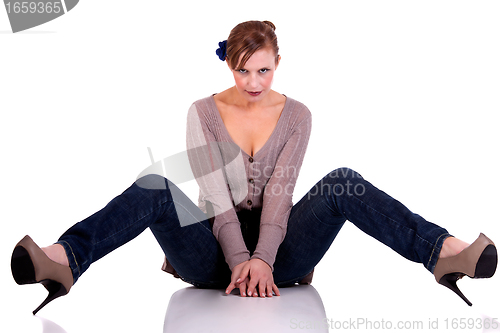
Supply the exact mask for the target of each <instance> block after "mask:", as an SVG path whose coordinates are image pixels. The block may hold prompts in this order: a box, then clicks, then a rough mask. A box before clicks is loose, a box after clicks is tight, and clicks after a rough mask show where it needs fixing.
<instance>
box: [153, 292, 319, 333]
mask: <svg viewBox="0 0 500 333" xmlns="http://www.w3.org/2000/svg"><path fill="white" fill-rule="evenodd" d="M280 294H281V296H273V297H266V298H260V297H241V296H240V295H239V293H238V290H237V289H236V290H233V292H232V293H231V294H230V295H225V294H224V290H222V289H220V290H219V289H198V288H195V287H188V288H184V289H181V290H178V291H177V292H175V293H174V294H173V295H172V297H171V299H170V302H169V305H168V308H167V313H166V315H165V323H164V329H163V332H164V333H177V332H183V333H194V332H209V331H210V332H218V333H225V332H231V333H234V332H238V333H246V332H252V333H254V332H259V333H267V332H273V333H280V332H296V331H302V330H304V331H307V332H328V328H327V325H326V324H325V318H326V314H325V309H324V307H323V302H322V301H321V297H320V296H319V294H318V292H317V291H316V289H314V287H313V286H311V285H296V286H293V287H289V288H280Z"/></svg>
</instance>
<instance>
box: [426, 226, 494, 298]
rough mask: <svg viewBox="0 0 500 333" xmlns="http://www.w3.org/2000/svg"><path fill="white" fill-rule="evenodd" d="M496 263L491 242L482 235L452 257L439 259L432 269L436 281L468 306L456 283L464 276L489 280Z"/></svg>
mask: <svg viewBox="0 0 500 333" xmlns="http://www.w3.org/2000/svg"><path fill="white" fill-rule="evenodd" d="M497 263H498V255H497V249H496V247H495V244H494V243H493V241H491V240H490V239H489V238H488V237H486V236H485V235H484V234H482V233H481V234H480V235H479V237H478V238H477V239H476V240H475V241H474V243H472V244H471V245H470V246H469V247H467V248H465V249H464V250H463V251H462V252H460V253H459V254H457V255H456V256H453V257H448V258H440V259H438V261H437V263H436V267H435V269H434V277H435V278H436V281H437V282H438V283H439V284H441V285H443V286H445V287H447V288H449V289H451V290H453V291H454V292H455V293H456V294H457V295H458V296H460V297H461V298H462V299H463V300H464V301H465V302H466V303H467V304H468V305H469V306H472V303H471V302H470V301H469V300H468V299H467V298H466V297H465V296H464V294H463V293H462V292H461V291H460V289H459V288H458V286H457V281H458V280H459V279H461V278H462V277H464V276H465V275H467V276H469V277H470V278H473V279H481V278H490V277H492V276H493V274H495V271H496V268H497Z"/></svg>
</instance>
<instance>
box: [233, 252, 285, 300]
mask: <svg viewBox="0 0 500 333" xmlns="http://www.w3.org/2000/svg"><path fill="white" fill-rule="evenodd" d="M257 285H258V293H257ZM236 287H237V288H239V289H240V294H241V296H243V297H244V296H246V295H248V296H254V297H256V296H258V295H260V296H261V297H266V295H267V296H268V297H272V296H273V291H274V293H275V294H276V296H279V295H280V292H279V289H278V287H277V286H276V284H274V278H273V274H272V271H271V267H269V265H268V264H267V263H266V262H264V261H262V260H260V259H251V260H249V261H245V262H242V263H241V264H238V265H236V266H235V267H234V268H233V273H232V274H231V283H230V284H229V286H228V288H227V290H226V294H229V293H230V292H231V290H233V289H234V288H236ZM245 290H247V292H245Z"/></svg>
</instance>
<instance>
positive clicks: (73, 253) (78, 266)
mask: <svg viewBox="0 0 500 333" xmlns="http://www.w3.org/2000/svg"><path fill="white" fill-rule="evenodd" d="M58 243H65V244H66V245H67V246H68V248H69V251H70V252H71V256H72V257H73V261H74V262H75V265H76V269H77V270H78V276H80V265H78V261H77V260H76V256H75V252H74V251H73V248H72V247H71V244H69V243H68V242H67V241H65V240H62V241H59V242H58Z"/></svg>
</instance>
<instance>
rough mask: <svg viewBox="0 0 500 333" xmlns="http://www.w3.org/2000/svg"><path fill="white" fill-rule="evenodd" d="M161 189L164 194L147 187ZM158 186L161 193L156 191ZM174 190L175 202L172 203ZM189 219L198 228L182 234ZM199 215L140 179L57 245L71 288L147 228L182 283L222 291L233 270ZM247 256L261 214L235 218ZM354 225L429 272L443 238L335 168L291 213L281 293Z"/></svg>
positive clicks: (156, 179) (279, 274) (280, 262)
mask: <svg viewBox="0 0 500 333" xmlns="http://www.w3.org/2000/svg"><path fill="white" fill-rule="evenodd" d="M158 183H161V184H163V183H164V184H165V186H164V187H165V189H146V188H155V186H151V184H158ZM156 187H158V186H156ZM172 191H178V193H180V195H179V194H176V195H175V200H176V202H175V204H174V201H173V196H172ZM178 214H179V215H180V214H182V219H183V221H186V219H190V218H192V219H193V221H196V219H198V220H197V221H201V222H197V223H193V224H189V225H186V226H183V227H181V226H180V223H179V215H178ZM200 214H203V213H202V212H201V210H200V209H199V208H198V207H197V206H196V205H195V204H194V203H193V202H192V201H191V200H190V199H189V198H188V197H187V196H185V195H183V194H182V192H181V191H180V190H179V189H178V188H177V187H176V186H175V185H174V184H173V183H171V182H170V181H168V180H167V179H165V178H163V177H161V176H157V175H148V176H145V177H143V178H141V179H139V180H138V181H136V182H135V183H134V184H132V186H131V187H129V188H128V189H127V190H125V192H123V193H122V194H121V195H119V196H117V197H116V198H114V199H113V200H112V201H111V202H110V203H109V204H108V205H107V206H106V207H104V208H103V209H102V210H100V211H98V212H97V213H95V214H93V215H92V216H90V217H88V218H87V219H85V220H83V221H81V222H79V223H77V224H75V225H74V226H73V227H71V228H70V229H69V230H68V231H66V232H65V233H64V234H63V235H62V236H61V238H60V239H59V241H58V243H59V244H61V245H63V246H64V248H65V250H66V253H67V255H68V258H69V262H70V267H71V269H72V272H73V276H74V281H75V282H76V281H77V280H78V278H79V277H80V276H81V275H82V274H83V273H84V272H85V271H86V270H87V269H88V268H89V266H90V265H91V264H92V263H93V262H95V261H97V260H99V259H100V258H102V257H103V256H105V255H106V254H108V253H110V252H111V251H113V250H115V249H116V248H118V247H120V246H121V245H123V244H125V243H127V242H128V241H130V240H132V239H133V238H135V237H136V236H138V235H139V234H140V233H141V232H143V231H144V230H145V229H147V228H150V229H151V231H152V232H153V234H154V236H155V237H156V239H157V240H158V243H159V244H160V246H161V248H162V249H163V252H164V253H165V255H166V257H167V259H168V261H169V262H170V264H171V265H172V266H173V267H174V268H175V270H176V271H177V273H178V274H179V275H180V277H181V279H182V280H184V281H186V282H188V283H190V284H192V285H194V286H197V287H201V288H226V287H227V285H228V284H229V282H230V277H231V271H230V269H229V267H228V265H227V263H226V261H225V259H224V254H223V252H222V249H221V247H220V245H219V243H218V242H217V240H216V239H215V237H214V235H213V234H212V229H211V226H210V223H209V220H208V219H204V220H202V219H200V218H199V217H200V216H202V215H200ZM238 217H239V219H240V222H241V230H242V234H243V237H244V239H245V243H246V244H247V248H248V249H249V251H250V254H251V253H252V252H253V251H254V249H255V246H256V244H257V240H258V235H259V219H260V211H259V210H254V211H241V212H239V213H238ZM346 220H349V221H351V222H352V223H353V224H354V225H356V227H358V228H359V229H361V230H362V231H364V232H365V233H367V234H368V235H370V236H372V237H374V238H376V239H378V240H379V241H380V242H382V243H383V244H385V245H387V246H389V247H390V248H392V249H393V250H395V251H396V252H398V253H399V254H401V255H402V256H403V257H405V258H407V259H409V260H411V261H414V262H418V263H422V264H423V265H424V266H425V268H426V269H427V270H429V271H430V272H431V273H432V272H433V271H434V267H435V265H436V262H437V259H438V257H439V252H440V251H441V247H442V245H443V241H444V240H445V238H447V237H449V236H450V234H448V232H447V231H446V230H445V229H443V228H441V227H439V226H437V225H435V224H433V223H431V222H428V221H426V220H424V219H423V218H422V217H420V216H419V215H417V214H414V213H412V212H411V211H409V210H408V209H407V208H406V207H405V206H404V205H402V204H401V203H400V202H398V201H397V200H395V199H393V198H392V197H390V196H389V195H387V194H386V193H384V192H382V191H381V190H379V189H377V188H376V187H374V186H373V185H372V184H370V183H369V182H367V181H366V180H364V179H363V178H362V177H361V176H360V175H359V174H358V173H356V172H355V171H353V170H350V169H347V168H342V169H336V170H334V171H332V172H331V173H329V174H327V175H326V176H325V177H323V179H321V180H320V181H319V182H318V183H317V184H316V185H315V186H314V187H312V188H311V190H309V192H308V193H307V194H306V195H305V196H304V197H303V198H302V199H301V200H300V201H299V202H297V203H296V204H295V205H294V206H293V208H292V211H291V213H290V217H289V220H288V228H287V233H286V236H285V239H284V240H283V242H282V243H281V245H280V247H279V249H278V252H277V255H276V261H275V264H274V272H273V276H274V281H275V283H276V285H277V286H278V287H283V286H288V285H292V284H295V283H296V282H299V281H300V280H302V278H304V277H305V276H306V275H307V274H308V273H309V272H311V271H312V270H313V268H314V267H315V266H316V265H317V264H318V262H319V261H320V260H321V258H322V257H323V256H324V254H325V253H326V251H327V250H328V248H329V247H330V245H331V243H332V242H333V240H334V239H335V237H336V236H337V234H338V232H339V231H340V229H341V228H342V226H343V225H344V223H345V221H346Z"/></svg>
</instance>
